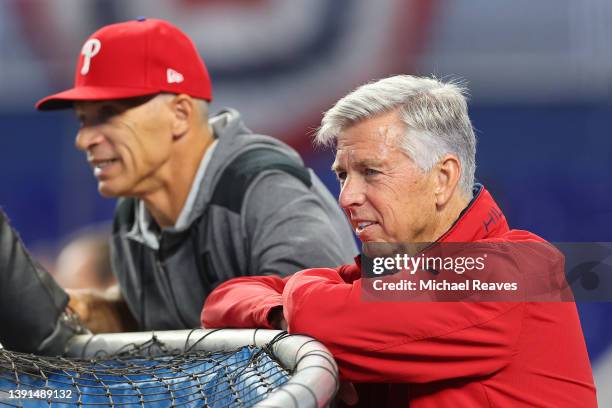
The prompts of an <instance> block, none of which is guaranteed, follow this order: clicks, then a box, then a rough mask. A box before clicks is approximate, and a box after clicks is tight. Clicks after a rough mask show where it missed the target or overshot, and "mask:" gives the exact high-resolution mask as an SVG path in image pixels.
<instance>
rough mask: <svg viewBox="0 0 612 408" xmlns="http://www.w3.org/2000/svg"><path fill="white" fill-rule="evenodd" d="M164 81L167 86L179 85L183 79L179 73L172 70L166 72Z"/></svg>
mask: <svg viewBox="0 0 612 408" xmlns="http://www.w3.org/2000/svg"><path fill="white" fill-rule="evenodd" d="M166 79H167V81H168V83H169V84H180V83H181V82H183V80H184V79H185V78H183V75H182V74H181V73H180V72H176V71H175V70H173V69H172V68H168V69H167V70H166Z"/></svg>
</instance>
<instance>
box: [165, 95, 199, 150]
mask: <svg viewBox="0 0 612 408" xmlns="http://www.w3.org/2000/svg"><path fill="white" fill-rule="evenodd" d="M170 108H171V110H172V138H173V139H175V140H176V139H180V138H181V137H182V136H183V135H185V134H186V133H187V132H188V131H189V129H190V127H191V126H192V124H191V122H192V117H193V115H194V113H195V109H194V100H193V99H192V98H191V96H189V95H185V94H179V95H176V96H175V97H174V98H173V99H172V101H171V105H170Z"/></svg>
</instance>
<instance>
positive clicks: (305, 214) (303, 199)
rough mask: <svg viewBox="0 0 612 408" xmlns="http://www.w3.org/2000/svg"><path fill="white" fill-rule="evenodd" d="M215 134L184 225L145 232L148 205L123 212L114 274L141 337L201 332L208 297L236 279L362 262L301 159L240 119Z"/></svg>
mask: <svg viewBox="0 0 612 408" xmlns="http://www.w3.org/2000/svg"><path fill="white" fill-rule="evenodd" d="M211 126H212V127H213V132H214V135H215V138H216V139H217V141H216V143H215V146H214V151H213V152H212V154H210V155H209V157H206V155H205V157H204V158H203V160H209V161H208V162H207V163H206V165H205V166H206V169H205V171H204V173H203V176H202V174H200V177H201V180H200V181H199V184H198V176H196V182H195V183H194V186H193V187H192V192H191V194H190V195H192V196H193V195H195V196H194V199H193V200H192V201H191V202H190V200H189V199H188V200H187V201H188V202H187V204H186V208H185V209H184V210H183V214H181V216H180V217H179V219H180V220H181V222H180V223H179V224H180V225H178V224H177V226H175V227H173V228H163V229H161V230H159V228H157V230H155V226H154V225H153V228H152V230H153V232H151V230H149V231H145V230H143V228H142V225H143V219H142V218H143V211H144V206H143V205H142V204H141V203H140V201H139V200H137V199H133V198H127V199H122V200H120V201H119V203H118V206H117V211H116V214H115V222H114V228H113V238H112V246H111V253H112V264H113V270H114V272H115V274H116V275H117V278H118V280H119V283H120V286H121V290H122V293H123V296H124V298H125V300H126V302H127V304H128V306H129V308H130V310H131V312H132V314H133V315H134V317H135V318H136V320H137V322H138V323H139V325H140V326H141V329H145V330H151V329H157V330H164V329H166V330H167V329H183V328H194V327H199V326H200V313H201V310H202V307H203V304H204V300H205V299H206V296H207V295H208V294H209V293H210V292H211V291H212V290H213V289H214V288H215V287H216V286H217V285H219V284H220V283H222V282H224V281H226V280H228V279H231V278H235V277H240V276H251V275H269V274H275V275H280V276H287V275H290V274H292V273H294V272H297V271H300V270H303V269H307V268H313V267H336V266H339V265H342V264H347V263H351V262H353V257H354V256H355V255H356V254H357V247H356V245H355V241H354V238H353V235H352V231H351V228H350V225H349V224H348V221H347V220H346V218H345V216H344V214H343V213H342V211H341V210H340V208H339V207H338V205H337V204H336V201H335V199H334V198H333V197H332V195H331V194H330V193H329V191H328V190H327V188H326V187H325V186H324V185H323V183H322V182H321V181H320V180H319V178H318V177H317V176H316V175H315V174H314V172H313V171H312V170H310V169H307V168H305V167H304V164H303V161H302V159H301V158H300V156H299V155H298V154H297V152H296V151H295V150H293V149H292V148H290V147H289V146H287V145H286V144H284V143H283V142H281V141H279V140H276V139H273V138H271V137H268V136H263V135H256V134H253V133H252V132H251V131H250V130H249V129H247V128H246V127H245V126H244V124H243V122H242V120H241V118H240V115H239V113H238V112H237V111H235V110H224V111H222V112H221V113H219V114H218V115H217V116H215V117H213V118H211ZM194 189H196V191H195V192H194V191H193V190H194ZM153 224H154V222H153ZM145 229H146V228H145ZM151 235H153V236H154V239H150V237H151Z"/></svg>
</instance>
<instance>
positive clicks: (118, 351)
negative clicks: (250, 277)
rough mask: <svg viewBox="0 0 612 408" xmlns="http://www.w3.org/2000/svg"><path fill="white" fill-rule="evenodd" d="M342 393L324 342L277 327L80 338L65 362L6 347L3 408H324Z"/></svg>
mask: <svg viewBox="0 0 612 408" xmlns="http://www.w3.org/2000/svg"><path fill="white" fill-rule="evenodd" d="M242 343H244V344H242ZM336 388H337V372H336V366H335V363H334V362H333V359H332V358H331V355H330V354H329V353H328V352H327V350H325V348H324V347H322V345H321V344H320V343H318V342H316V341H314V340H312V339H310V338H308V337H304V336H290V335H288V334H287V333H285V332H277V331H270V330H260V331H256V330H197V331H171V332H159V333H154V334H153V333H126V334H107V335H97V336H91V335H84V336H75V339H73V341H72V342H71V344H70V345H69V347H68V350H67V356H64V357H44V356H36V355H32V354H24V353H17V352H12V351H9V350H3V349H0V406H10V407H30V406H32V407H35V406H36V407H39V406H40V407H73V406H74V407H102V406H104V407H108V406H110V407H131V406H134V407H136V406H146V407H158V406H159V407H251V406H258V407H264V406H265V407H271V406H277V407H289V406H296V407H307V406H315V407H318V406H324V405H325V404H327V403H328V402H329V401H330V399H331V397H332V396H333V394H334V392H335V390H336Z"/></svg>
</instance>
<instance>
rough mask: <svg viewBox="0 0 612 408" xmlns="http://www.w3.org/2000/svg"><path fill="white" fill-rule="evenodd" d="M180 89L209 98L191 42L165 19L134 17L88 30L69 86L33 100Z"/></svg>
mask: <svg viewBox="0 0 612 408" xmlns="http://www.w3.org/2000/svg"><path fill="white" fill-rule="evenodd" d="M160 92H171V93H175V94H180V93H184V94H187V95H190V96H192V97H194V98H199V99H205V100H207V101H210V100H211V99H212V95H211V93H212V92H211V84H210V77H209V76H208V71H207V70H206V67H205V66H204V61H202V58H201V57H200V55H199V53H198V50H197V49H196V47H195V45H194V44H193V41H191V39H190V38H189V37H188V36H187V35H185V33H183V32H182V31H181V30H179V29H178V28H177V27H175V26H173V25H172V24H170V23H168V22H167V21H163V20H156V19H146V18H139V19H138V20H136V21H127V22H124V23H117V24H111V25H108V26H105V27H102V28H101V29H99V30H98V31H96V32H95V33H93V34H92V35H91V36H90V37H89V38H88V39H87V40H86V41H85V44H84V45H83V47H82V48H81V52H80V55H79V59H78V62H77V69H76V72H75V77H74V87H73V88H71V89H68V90H66V91H64V92H60V93H57V94H54V95H50V96H48V97H46V98H44V99H42V100H40V101H39V102H38V104H37V105H36V107H37V108H38V109H42V110H47V109H63V108H70V107H72V106H73V102H74V101H99V100H114V99H124V98H132V97H136V96H144V95H153V94H156V93H160Z"/></svg>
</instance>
